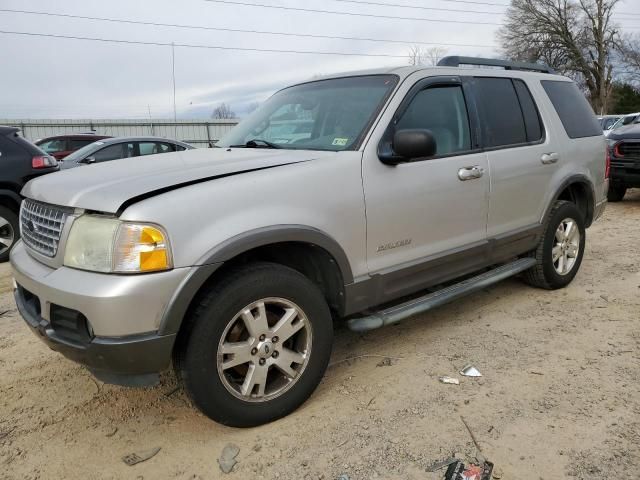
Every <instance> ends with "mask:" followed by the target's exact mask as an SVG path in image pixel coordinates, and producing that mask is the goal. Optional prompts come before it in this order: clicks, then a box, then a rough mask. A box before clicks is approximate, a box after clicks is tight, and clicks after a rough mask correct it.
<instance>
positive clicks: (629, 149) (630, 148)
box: [617, 141, 640, 160]
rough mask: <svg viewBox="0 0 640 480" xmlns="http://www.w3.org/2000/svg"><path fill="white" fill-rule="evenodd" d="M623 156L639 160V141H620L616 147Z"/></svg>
mask: <svg viewBox="0 0 640 480" xmlns="http://www.w3.org/2000/svg"><path fill="white" fill-rule="evenodd" d="M617 150H618V152H620V153H621V154H622V155H623V156H624V158H629V159H634V160H640V142H624V141H623V142H622V143H620V144H619V145H618V147H617Z"/></svg>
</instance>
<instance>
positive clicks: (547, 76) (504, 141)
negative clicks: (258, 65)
mask: <svg viewBox="0 0 640 480" xmlns="http://www.w3.org/2000/svg"><path fill="white" fill-rule="evenodd" d="M461 64H477V65H482V66H491V67H492V68H474V69H469V68H458V66H459V65H461ZM440 65H442V66H443V67H430V68H422V67H405V68H396V69H384V70H374V71H367V72H363V73H353V74H345V75H338V76H333V77H327V78H324V79H320V80H315V81H310V82H307V83H302V84H299V85H295V86H293V87H289V88H286V89H284V90H281V91H280V92H278V93H276V94H275V95H274V96H272V97H271V98H270V99H269V100H268V101H267V102H266V103H264V104H263V105H262V106H261V107H260V108H259V109H258V110H256V111H255V112H254V113H253V114H252V115H250V116H249V117H248V118H247V119H245V120H244V121H243V122H241V123H240V124H239V125H238V126H237V127H236V128H234V129H233V130H232V131H231V132H230V133H229V134H228V135H227V136H226V137H225V138H223V139H222V140H221V141H220V142H218V146H219V147H221V148H215V149H212V150H193V151H189V152H183V153H182V154H181V155H180V157H179V158H180V161H176V157H175V156H173V155H162V156H150V157H147V158H141V159H139V160H137V161H135V162H114V163H115V164H114V165H109V166H100V165H97V166H95V167H93V168H91V169H88V168H78V169H75V171H67V172H61V173H59V174H56V175H50V176H48V177H45V178H42V179H38V180H35V181H33V182H31V183H29V184H28V185H27V186H26V187H25V189H24V191H23V193H24V195H25V196H26V197H27V198H28V199H27V200H26V201H25V204H24V208H23V210H22V217H21V222H22V225H23V230H25V232H28V233H27V234H26V235H25V236H24V239H23V240H24V242H23V243H20V244H19V245H17V246H16V247H15V248H14V249H13V251H12V255H11V260H12V265H13V271H14V276H15V279H16V283H17V289H16V291H15V298H16V303H17V305H18V308H19V310H20V313H21V314H22V316H23V317H24V319H25V320H26V323H27V324H28V325H29V326H30V327H31V328H32V329H33V330H34V331H35V332H36V333H37V334H38V336H39V337H40V338H41V339H42V340H43V341H44V342H45V343H47V344H48V345H49V346H50V347H51V348H53V349H55V350H58V351H59V352H61V353H63V354H64V355H66V356H67V357H69V358H71V359H73V360H75V361H77V362H79V363H81V364H84V365H86V366H87V367H88V368H89V369H90V370H91V371H92V372H93V374H94V375H95V376H96V377H98V378H99V379H101V380H102V381H105V382H111V383H119V384H128V385H143V384H150V383H153V382H156V381H157V380H158V372H160V371H162V370H164V369H166V368H167V367H168V366H169V365H170V363H171V359H173V365H174V368H175V371H176V373H177V375H178V378H180V380H181V381H182V382H183V384H184V386H185V388H186V391H187V392H188V394H189V396H190V397H191V399H192V400H193V402H194V404H195V405H196V406H197V407H198V408H199V409H201V410H202V411H203V412H204V413H205V414H206V415H208V416H209V417H210V418H212V419H214V420H216V421H218V422H221V423H224V424H227V425H234V426H242V427H246V426H252V425H259V424H262V423H265V422H269V421H272V420H274V419H277V418H280V417H282V416H284V415H287V414H288V413H290V412H291V411H293V410H295V409H296V408H297V407H298V406H299V405H300V404H302V403H303V402H304V401H305V400H306V399H307V398H308V397H309V396H310V395H311V393H312V392H313V391H314V389H315V388H316V386H317V385H318V383H319V381H320V379H321V378H322V376H323V374H324V371H325V369H326V367H327V364H328V362H329V357H330V354H331V346H332V340H333V323H332V319H333V318H335V319H339V318H346V319H348V322H347V324H348V326H349V328H351V329H353V330H355V331H359V332H364V331H367V330H371V329H374V328H378V327H382V326H384V325H388V324H392V323H396V322H399V321H401V320H403V319H405V318H408V317H410V316H412V315H415V314H416V313H420V312H425V311H427V310H429V309H431V308H433V307H435V306H438V305H441V304H443V303H445V302H447V301H453V300H455V299H457V298H460V297H461V296H462V295H464V294H468V293H470V292H474V291H477V290H479V289H481V288H485V287H487V286H488V285H491V284H493V283H495V282H497V281H499V280H501V279H504V278H506V277H509V276H512V275H516V274H519V273H522V274H523V276H524V279H525V281H526V282H528V283H529V284H531V285H533V286H536V287H541V288H544V289H557V288H562V287H564V286H566V285H567V284H569V283H570V282H571V281H572V280H573V278H574V277H575V275H576V273H577V272H578V269H579V267H580V263H581V261H582V257H583V253H584V246H585V229H586V228H587V227H589V226H590V225H591V223H592V222H593V221H594V220H595V219H596V218H598V217H599V216H600V214H601V213H602V211H603V209H604V207H605V204H606V192H607V188H608V182H607V180H606V172H605V167H606V145H605V140H604V138H603V137H602V129H601V127H600V125H599V123H598V122H597V120H596V117H595V115H594V114H593V111H592V110H591V107H590V106H589V104H588V103H587V101H586V100H585V98H584V96H583V95H582V93H581V92H580V90H579V89H578V88H577V87H576V85H575V84H574V83H573V82H572V81H571V80H570V79H568V78H565V77H562V76H559V75H555V74H554V73H553V71H551V70H550V69H548V68H547V67H543V66H539V65H534V64H521V63H512V62H502V61H497V60H488V59H475V58H465V57H447V58H445V59H443V60H442V61H441V62H440ZM496 66H502V67H505V69H504V70H501V69H497V68H493V67H496ZM283 112H288V113H289V115H287V116H286V117H284V116H283ZM274 117H276V118H278V119H279V120H282V121H284V120H290V121H291V122H295V123H296V125H297V124H299V123H300V122H301V121H302V120H304V121H308V120H311V121H313V128H311V129H305V130H307V133H306V134H305V136H304V137H301V136H300V135H301V132H299V131H298V129H297V128H290V129H287V128H284V127H283V126H282V125H280V126H279V127H278V129H277V132H275V135H276V137H275V138H270V137H269V132H268V130H269V127H270V124H271V119H272V118H274ZM289 134H290V135H293V137H291V138H284V137H286V135H289ZM276 140H277V141H278V142H280V143H276ZM365 212H366V214H365ZM47 218H55V219H56V220H55V225H54V226H53V228H54V229H53V232H56V233H54V234H52V235H51V236H50V237H51V238H50V237H45V236H41V235H39V234H38V232H37V228H39V225H42V224H43V222H45V221H46V219H47ZM32 224H33V226H34V228H33V229H31V228H30V226H31V225H32ZM36 227H37V228H36ZM58 232H60V233H58ZM407 298H409V300H407ZM401 299H402V301H403V302H404V303H400V304H398V303H397V302H398V301H400V300H401ZM394 303H395V305H394ZM389 305H393V306H389Z"/></svg>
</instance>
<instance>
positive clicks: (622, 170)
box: [610, 160, 640, 188]
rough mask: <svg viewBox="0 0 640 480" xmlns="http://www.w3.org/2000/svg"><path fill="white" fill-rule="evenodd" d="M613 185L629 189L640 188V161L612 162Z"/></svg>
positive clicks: (611, 177) (611, 176)
mask: <svg viewBox="0 0 640 480" xmlns="http://www.w3.org/2000/svg"><path fill="white" fill-rule="evenodd" d="M610 179H611V183H617V184H624V185H626V186H627V187H629V188H636V187H640V161H638V162H636V163H635V164H633V163H622V162H614V161H613V160H612V162H611V173H610Z"/></svg>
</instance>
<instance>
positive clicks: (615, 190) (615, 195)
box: [607, 185, 627, 202]
mask: <svg viewBox="0 0 640 480" xmlns="http://www.w3.org/2000/svg"><path fill="white" fill-rule="evenodd" d="M625 193H627V187H625V186H624V185H609V191H608V192H607V200H608V201H609V202H621V201H622V199H623V198H624V194H625Z"/></svg>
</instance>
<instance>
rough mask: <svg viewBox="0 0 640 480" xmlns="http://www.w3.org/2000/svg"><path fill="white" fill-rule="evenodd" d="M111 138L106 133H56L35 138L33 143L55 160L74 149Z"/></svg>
mask: <svg viewBox="0 0 640 480" xmlns="http://www.w3.org/2000/svg"><path fill="white" fill-rule="evenodd" d="M106 138H111V137H110V136H106V135H95V134H93V133H78V134H74V135H56V136H55V137H47V138H42V139H40V140H37V141H36V142H35V144H36V145H37V146H38V147H40V148H41V149H42V150H43V151H44V152H45V153H47V154H49V155H51V156H53V157H54V158H56V160H63V159H64V158H66V157H67V156H68V155H70V154H71V153H73V152H75V151H76V150H79V149H81V148H82V147H86V146H87V145H89V144H90V143H93V142H95V141H97V140H104V139H106Z"/></svg>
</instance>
